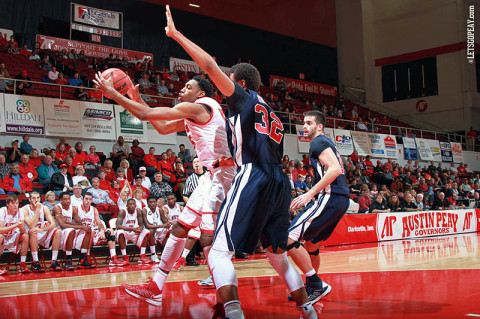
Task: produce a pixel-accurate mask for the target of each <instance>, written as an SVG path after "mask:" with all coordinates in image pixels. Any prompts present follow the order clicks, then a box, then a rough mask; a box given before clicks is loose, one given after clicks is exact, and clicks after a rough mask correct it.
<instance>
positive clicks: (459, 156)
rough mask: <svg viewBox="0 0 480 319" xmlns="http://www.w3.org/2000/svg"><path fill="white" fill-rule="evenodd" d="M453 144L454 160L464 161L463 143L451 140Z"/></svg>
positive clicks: (457, 161)
mask: <svg viewBox="0 0 480 319" xmlns="http://www.w3.org/2000/svg"><path fill="white" fill-rule="evenodd" d="M451 144H452V153H453V162H455V163H463V150H462V144H460V143H455V142H451Z"/></svg>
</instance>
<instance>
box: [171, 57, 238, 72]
mask: <svg viewBox="0 0 480 319" xmlns="http://www.w3.org/2000/svg"><path fill="white" fill-rule="evenodd" d="M219 68H220V70H222V71H223V72H224V73H225V74H226V75H228V76H230V73H232V69H231V68H227V67H226V66H219ZM170 70H172V71H173V70H177V72H183V71H187V72H193V73H197V74H198V73H200V67H199V66H198V64H197V63H196V62H194V61H190V60H184V59H177V58H173V57H171V58H170Z"/></svg>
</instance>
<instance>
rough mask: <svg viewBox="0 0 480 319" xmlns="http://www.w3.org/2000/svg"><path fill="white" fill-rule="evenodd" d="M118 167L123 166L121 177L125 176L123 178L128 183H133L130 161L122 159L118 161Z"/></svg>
mask: <svg viewBox="0 0 480 319" xmlns="http://www.w3.org/2000/svg"><path fill="white" fill-rule="evenodd" d="M120 167H121V168H123V172H124V176H123V178H125V180H127V181H128V183H130V184H132V183H133V171H132V169H131V168H130V163H129V162H128V161H127V160H126V159H123V160H122V161H121V162H120ZM117 173H118V171H117ZM117 175H118V174H117Z"/></svg>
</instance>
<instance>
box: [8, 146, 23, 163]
mask: <svg viewBox="0 0 480 319" xmlns="http://www.w3.org/2000/svg"><path fill="white" fill-rule="evenodd" d="M11 145H12V148H11V149H9V150H7V160H8V162H9V163H18V162H20V156H22V152H21V151H20V149H19V148H18V140H14V141H13V142H12V144H11Z"/></svg>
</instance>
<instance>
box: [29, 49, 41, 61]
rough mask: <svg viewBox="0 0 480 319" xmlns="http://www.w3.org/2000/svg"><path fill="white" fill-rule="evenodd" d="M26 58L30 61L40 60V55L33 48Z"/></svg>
mask: <svg viewBox="0 0 480 319" xmlns="http://www.w3.org/2000/svg"><path fill="white" fill-rule="evenodd" d="M28 59H29V60H32V61H40V56H39V55H38V51H37V50H33V52H32V55H30V56H29V57H28Z"/></svg>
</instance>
